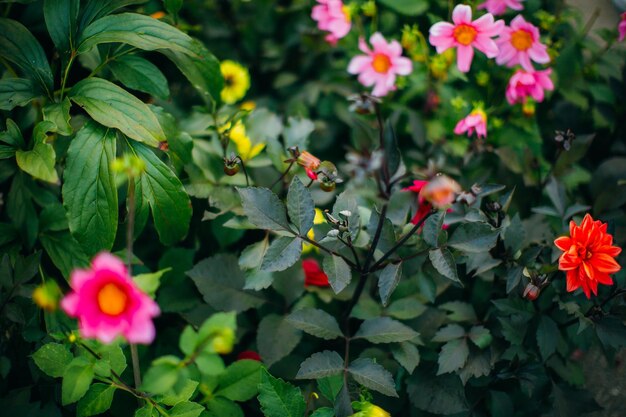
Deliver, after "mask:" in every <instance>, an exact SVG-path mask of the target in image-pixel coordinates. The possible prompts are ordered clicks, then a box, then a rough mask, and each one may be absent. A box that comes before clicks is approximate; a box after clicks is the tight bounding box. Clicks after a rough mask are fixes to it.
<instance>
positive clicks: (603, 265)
mask: <svg viewBox="0 0 626 417" xmlns="http://www.w3.org/2000/svg"><path fill="white" fill-rule="evenodd" d="M589 261H590V263H591V264H592V265H593V267H594V268H595V269H597V270H598V271H600V272H607V273H609V274H612V273H615V272H617V271H619V270H620V269H621V267H620V266H619V264H618V263H617V262H616V261H615V259H614V258H612V257H611V256H610V255H607V254H606V253H597V252H596V253H594V254H593V256H592V257H591V259H589Z"/></svg>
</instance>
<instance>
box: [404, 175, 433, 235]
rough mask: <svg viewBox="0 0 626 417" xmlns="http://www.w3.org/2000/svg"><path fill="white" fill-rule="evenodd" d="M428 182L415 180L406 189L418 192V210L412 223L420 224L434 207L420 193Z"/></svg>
mask: <svg viewBox="0 0 626 417" xmlns="http://www.w3.org/2000/svg"><path fill="white" fill-rule="evenodd" d="M427 184H428V181H425V180H414V181H413V185H411V186H409V187H406V188H405V189H404V191H413V192H414V193H416V194H418V196H417V212H415V215H414V216H413V218H412V219H411V223H413V224H418V223H419V222H420V221H421V220H422V219H423V218H424V217H426V216H427V215H428V213H430V211H431V210H432V209H433V206H432V205H431V204H430V203H429V202H428V201H426V200H425V199H424V197H423V196H422V194H421V193H420V192H421V191H422V188H424V187H425V186H426V185H427Z"/></svg>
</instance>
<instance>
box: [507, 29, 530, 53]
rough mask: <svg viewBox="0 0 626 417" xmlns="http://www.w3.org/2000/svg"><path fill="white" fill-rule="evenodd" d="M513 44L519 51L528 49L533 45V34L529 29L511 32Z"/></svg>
mask: <svg viewBox="0 0 626 417" xmlns="http://www.w3.org/2000/svg"><path fill="white" fill-rule="evenodd" d="M511 45H513V48H515V49H517V50H518V51H526V50H528V49H530V47H531V46H533V35H531V34H530V32H528V31H527V30H524V29H520V30H516V31H515V32H513V33H512V34H511Z"/></svg>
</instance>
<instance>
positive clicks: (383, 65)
mask: <svg viewBox="0 0 626 417" xmlns="http://www.w3.org/2000/svg"><path fill="white" fill-rule="evenodd" d="M372 67H373V68H374V71H376V72H378V73H381V74H384V73H386V72H387V71H389V67H391V60H390V59H389V57H388V56H387V55H385V54H375V55H374V60H373V61H372Z"/></svg>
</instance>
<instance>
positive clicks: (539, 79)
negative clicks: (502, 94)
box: [506, 68, 554, 104]
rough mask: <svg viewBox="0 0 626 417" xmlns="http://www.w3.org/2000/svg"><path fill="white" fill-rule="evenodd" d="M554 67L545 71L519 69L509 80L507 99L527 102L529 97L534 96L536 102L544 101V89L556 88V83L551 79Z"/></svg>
mask: <svg viewBox="0 0 626 417" xmlns="http://www.w3.org/2000/svg"><path fill="white" fill-rule="evenodd" d="M551 74H552V69H551V68H548V69H546V70H543V71H524V70H517V71H516V72H515V74H513V76H512V77H511V79H510V80H509V85H508V86H507V87H506V99H507V101H508V102H509V104H515V103H525V102H526V98H527V97H529V96H530V97H532V98H533V99H534V100H535V101H536V102H539V103H540V102H542V101H543V98H544V95H545V93H544V90H549V91H552V90H554V83H552V80H551V79H550V75H551Z"/></svg>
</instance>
